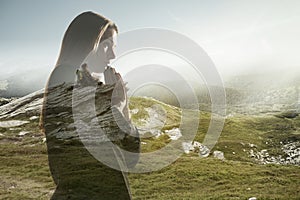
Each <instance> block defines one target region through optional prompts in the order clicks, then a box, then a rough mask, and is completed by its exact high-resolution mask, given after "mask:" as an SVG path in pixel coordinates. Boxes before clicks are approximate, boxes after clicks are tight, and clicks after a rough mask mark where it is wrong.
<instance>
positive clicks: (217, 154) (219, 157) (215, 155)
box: [213, 151, 225, 160]
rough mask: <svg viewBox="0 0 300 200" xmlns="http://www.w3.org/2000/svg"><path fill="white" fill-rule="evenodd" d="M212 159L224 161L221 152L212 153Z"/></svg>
mask: <svg viewBox="0 0 300 200" xmlns="http://www.w3.org/2000/svg"><path fill="white" fill-rule="evenodd" d="M213 155H214V157H215V158H217V159H220V160H225V157H224V153H223V152H222V151H214V153H213Z"/></svg>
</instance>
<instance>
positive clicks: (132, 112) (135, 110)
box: [130, 108, 139, 115]
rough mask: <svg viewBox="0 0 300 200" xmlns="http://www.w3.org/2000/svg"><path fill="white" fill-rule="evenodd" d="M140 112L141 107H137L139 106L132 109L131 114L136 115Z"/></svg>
mask: <svg viewBox="0 0 300 200" xmlns="http://www.w3.org/2000/svg"><path fill="white" fill-rule="evenodd" d="M138 112H139V109H137V108H135V109H132V110H130V114H132V115H135V114H137V113H138Z"/></svg>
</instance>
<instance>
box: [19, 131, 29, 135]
mask: <svg viewBox="0 0 300 200" xmlns="http://www.w3.org/2000/svg"><path fill="white" fill-rule="evenodd" d="M28 133H30V132H29V131H21V132H20V133H19V134H18V136H24V135H26V134H28Z"/></svg>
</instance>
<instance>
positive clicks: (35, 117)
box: [29, 116, 39, 120]
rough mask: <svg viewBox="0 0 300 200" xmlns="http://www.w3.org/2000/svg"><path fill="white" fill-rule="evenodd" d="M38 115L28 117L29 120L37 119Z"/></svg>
mask: <svg viewBox="0 0 300 200" xmlns="http://www.w3.org/2000/svg"><path fill="white" fill-rule="evenodd" d="M38 118H39V117H38V116H32V117H30V118H29V119H30V120H35V119H38Z"/></svg>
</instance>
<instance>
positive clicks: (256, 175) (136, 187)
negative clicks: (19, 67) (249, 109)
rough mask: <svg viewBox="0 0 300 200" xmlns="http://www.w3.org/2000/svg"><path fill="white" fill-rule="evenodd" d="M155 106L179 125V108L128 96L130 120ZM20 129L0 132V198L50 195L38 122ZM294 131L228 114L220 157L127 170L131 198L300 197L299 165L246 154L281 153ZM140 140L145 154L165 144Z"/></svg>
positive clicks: (295, 123)
mask: <svg viewBox="0 0 300 200" xmlns="http://www.w3.org/2000/svg"><path fill="white" fill-rule="evenodd" d="M155 104H159V105H161V106H162V107H163V108H164V109H165V110H166V112H167V123H166V124H165V126H164V128H163V130H167V129H171V128H173V127H178V126H179V123H180V112H181V111H180V109H178V108H176V107H173V106H168V105H166V104H163V103H160V102H158V101H155V100H151V99H144V98H132V99H131V101H130V108H131V109H132V108H138V109H139V112H138V113H137V114H136V115H133V116H132V120H133V121H134V120H138V119H139V118H140V117H147V113H146V112H145V111H144V110H143V108H145V107H151V106H153V105H155ZM200 118H201V121H200V122H199V128H198V133H197V135H196V138H195V140H196V141H199V142H201V141H202V140H203V138H204V136H205V133H206V131H207V128H208V124H209V120H210V113H207V112H201V113H200ZM25 119H26V118H23V119H21V120H25ZM26 120H28V119H26ZM20 127H21V129H22V131H30V133H29V134H27V135H25V136H23V137H20V136H17V134H18V132H19V131H20V130H9V129H4V128H2V129H1V130H0V131H1V133H2V134H4V136H0V199H49V198H50V196H51V192H53V190H54V189H55V184H54V183H53V180H52V177H51V175H50V171H49V167H48V159H47V151H46V144H45V143H42V138H43V137H44V136H43V135H42V134H41V133H40V131H39V128H38V120H34V121H31V122H30V123H29V124H24V125H22V126H20ZM299 130H300V117H297V118H294V119H286V118H278V117H275V116H267V115H266V116H245V115H239V116H235V117H231V118H228V119H226V122H225V126H224V129H223V132H222V134H221V137H220V138H219V141H218V143H217V145H216V146H215V147H214V149H213V150H221V151H223V152H224V154H225V158H226V160H225V161H220V160H217V159H214V158H212V157H208V158H199V157H198V155H196V154H193V153H191V154H189V155H183V156H182V157H181V158H179V159H178V160H177V161H175V162H174V163H172V164H171V165H170V166H168V167H166V168H163V169H162V170H160V171H157V172H151V173H145V174H129V182H130V187H131V192H132V194H133V199H248V198H250V197H253V196H255V197H257V198H258V199H300V167H299V166H292V165H286V166H283V165H261V164H257V163H256V162H255V161H254V160H253V159H252V158H250V157H249V153H248V152H249V151H250V149H255V150H262V149H268V151H269V152H270V154H273V155H277V154H280V153H282V152H281V150H280V145H279V144H280V142H287V141H299V140H300V134H299ZM143 142H146V144H143V145H142V151H143V152H149V151H153V150H156V149H159V148H161V147H163V146H165V145H166V144H167V143H168V142H170V139H169V137H168V136H166V135H162V136H160V137H159V138H157V139H156V138H154V137H152V138H145V139H143ZM266 142H267V143H266ZM249 143H251V144H255V145H256V147H251V146H250V145H249ZM233 152H235V154H233Z"/></svg>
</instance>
